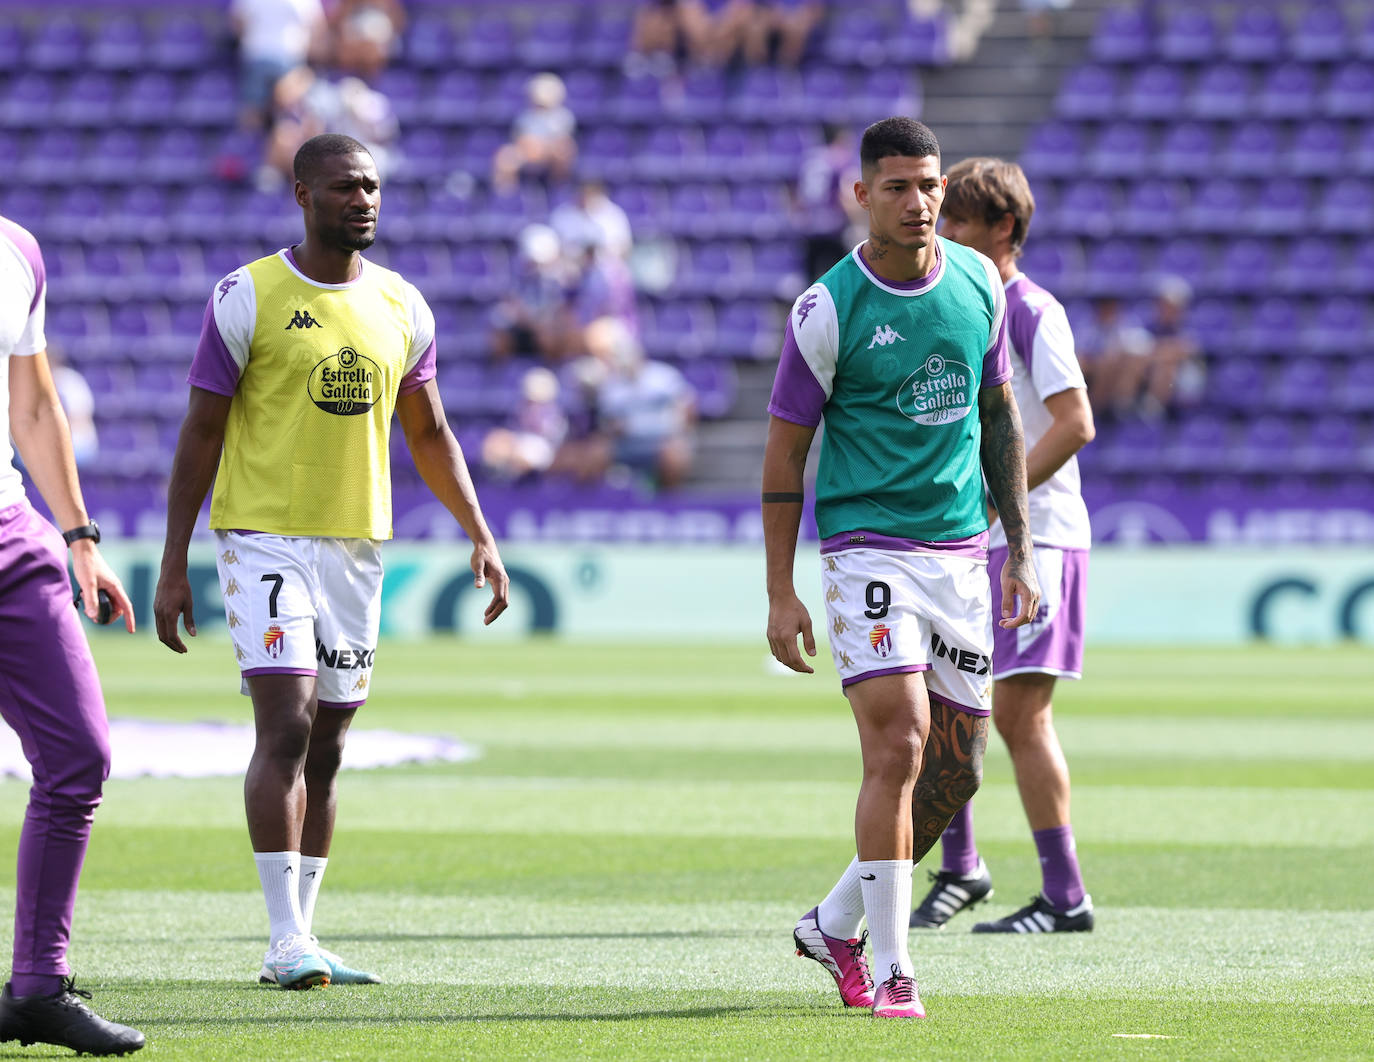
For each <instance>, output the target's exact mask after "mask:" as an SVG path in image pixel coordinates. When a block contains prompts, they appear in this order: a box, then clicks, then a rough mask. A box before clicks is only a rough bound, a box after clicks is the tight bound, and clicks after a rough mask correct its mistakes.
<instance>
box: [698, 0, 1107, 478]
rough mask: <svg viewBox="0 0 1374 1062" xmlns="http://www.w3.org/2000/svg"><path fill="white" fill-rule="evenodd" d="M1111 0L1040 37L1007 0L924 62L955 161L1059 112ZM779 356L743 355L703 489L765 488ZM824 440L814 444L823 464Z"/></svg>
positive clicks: (1003, 151)
mask: <svg viewBox="0 0 1374 1062" xmlns="http://www.w3.org/2000/svg"><path fill="white" fill-rule="evenodd" d="M1110 5H1111V0H1075V3H1074V4H1073V5H1071V6H1070V7H1069V8H1067V9H1066V10H1064V11H1059V12H1056V13H1055V15H1054V19H1055V21H1054V32H1053V34H1052V35H1051V36H1050V38H1049V39H1048V40H1047V41H1046V42H1044V44H1043V45H1030V44H1028V43H1027V39H1028V36H1029V28H1028V25H1029V24H1028V16H1027V14H1026V13H1025V12H1024V11H1023V10H1021V5H1020V0H997V4H996V7H995V10H994V11H993V12H992V18H991V21H990V22H988V24H987V25H986V26H985V27H984V28H983V29H982V31H981V36H980V38H979V40H978V43H977V47H976V48H975V50H974V52H973V54H972V55H970V56H969V58H968V59H966V60H965V61H963V62H962V63H957V64H955V65H953V66H947V67H935V68H929V69H924V70H922V71H921V81H922V86H923V94H924V105H923V109H922V113H921V115H920V117H921V119H922V121H924V122H926V123H927V124H928V125H929V126H930V127H931V128H932V129H934V130H935V132H936V134H937V135H938V136H939V138H940V146H941V149H942V150H943V152H944V157H945V159H946V161H948V162H954V161H957V160H959V159H961V158H966V157H968V156H970V155H1000V156H1002V157H1004V158H1017V157H1019V156H1020V154H1021V148H1022V146H1023V145H1024V143H1025V140H1026V135H1027V133H1028V131H1029V130H1030V128H1031V127H1032V126H1033V125H1035V124H1036V123H1037V122H1040V121H1042V120H1044V119H1045V118H1047V117H1048V116H1049V115H1050V114H1051V110H1052V106H1053V103H1054V98H1055V94H1056V93H1057V92H1058V90H1059V83H1060V81H1061V79H1062V78H1063V75H1064V74H1065V73H1066V72H1067V71H1069V70H1071V69H1073V68H1074V67H1075V66H1077V65H1078V64H1079V63H1081V62H1082V60H1083V58H1084V56H1085V55H1086V53H1087V49H1088V42H1089V39H1090V37H1091V35H1092V32H1093V29H1094V27H1095V26H1096V25H1097V19H1098V15H1099V13H1100V12H1101V11H1102V10H1103V9H1104V8H1106V7H1109V6H1110ZM775 365H776V360H775V359H763V360H761V361H740V362H737V363H736V370H737V374H738V382H737V385H736V393H735V402H734V405H733V407H732V409H731V411H730V414H729V416H727V417H725V418H723V419H720V420H715V421H706V422H703V423H702V424H701V426H700V428H699V430H698V436H697V459H696V464H695V467H694V469H693V473H692V477H691V480H690V487H691V489H693V490H701V491H711V492H716V491H721V492H725V491H753V490H756V489H757V488H758V484H759V468H760V464H761V462H762V459H763V443H764V437H765V435H766V434H767V428H768V424H767V419H768V417H767V408H768V395H769V392H770V391H771V390H772V384H773V371H774V367H775ZM817 449H818V448H816V447H814V446H813V448H812V462H813V464H814V461H815V457H816V453H817Z"/></svg>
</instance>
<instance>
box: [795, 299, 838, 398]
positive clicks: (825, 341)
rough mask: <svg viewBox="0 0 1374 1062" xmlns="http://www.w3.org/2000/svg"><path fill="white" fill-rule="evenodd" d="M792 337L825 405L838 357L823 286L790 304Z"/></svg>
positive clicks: (831, 308) (834, 319)
mask: <svg viewBox="0 0 1374 1062" xmlns="http://www.w3.org/2000/svg"><path fill="white" fill-rule="evenodd" d="M792 334H793V336H794V337H795V338H796V341H797V350H798V351H799V352H800V353H801V356H802V360H803V361H805V362H806V367H807V368H809V369H810V370H811V375H812V376H814V377H815V378H816V383H818V384H819V385H820V388H821V391H822V392H823V393H824V394H825V400H826V401H827V402H828V401H829V400H830V394H831V392H832V391H833V390H834V387H835V366H836V363H837V362H838V361H839V357H840V321H839V315H838V314H837V312H836V310H835V300H834V298H832V297H831V294H830V289H829V288H827V287H826V286H825V285H824V284H812V285H811V286H810V287H809V288H807V289H806V290H805V291H803V292H802V293H801V295H800V296H799V297H798V298H797V301H796V302H794V303H793V304H792Z"/></svg>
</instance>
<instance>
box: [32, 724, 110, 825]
mask: <svg viewBox="0 0 1374 1062" xmlns="http://www.w3.org/2000/svg"><path fill="white" fill-rule="evenodd" d="M72 738H73V740H72V741H71V742H70V743H69V744H68V745H67V747H66V748H65V749H64V750H63V754H62V758H61V761H60V767H58V769H56V770H53V771H39V770H38V769H37V768H35V770H34V772H33V775H34V787H35V789H39V790H43V791H45V792H46V794H47V796H48V798H49V799H50V800H51V801H53V802H54V803H61V804H65V805H67V806H71V807H81V808H94V807H95V806H96V805H97V804H99V803H100V798H101V793H102V791H103V787H104V783H105V779H106V778H108V777H109V776H110V742H109V739H108V738H107V737H106V736H105V735H103V734H74V735H72Z"/></svg>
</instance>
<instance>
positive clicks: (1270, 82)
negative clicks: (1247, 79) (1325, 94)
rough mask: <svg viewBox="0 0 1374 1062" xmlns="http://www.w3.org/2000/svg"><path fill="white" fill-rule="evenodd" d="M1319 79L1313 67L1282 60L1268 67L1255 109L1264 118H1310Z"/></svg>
mask: <svg viewBox="0 0 1374 1062" xmlns="http://www.w3.org/2000/svg"><path fill="white" fill-rule="evenodd" d="M1320 87H1321V79H1320V78H1319V77H1318V76H1317V70H1316V68H1315V67H1312V66H1308V65H1307V64H1305V63H1284V64H1282V65H1280V66H1275V67H1273V68H1272V69H1270V71H1269V73H1268V74H1267V75H1265V77H1264V81H1263V83H1262V84H1261V85H1260V91H1259V113H1260V114H1261V115H1263V116H1264V117H1266V118H1294V119H1306V118H1310V117H1311V116H1312V115H1313V114H1314V113H1316V110H1317V103H1318V90H1319V89H1320Z"/></svg>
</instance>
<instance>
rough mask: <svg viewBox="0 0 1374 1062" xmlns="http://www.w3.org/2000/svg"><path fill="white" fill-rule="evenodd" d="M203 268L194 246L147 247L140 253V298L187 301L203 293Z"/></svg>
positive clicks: (153, 245) (167, 244) (171, 244)
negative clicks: (141, 266)
mask: <svg viewBox="0 0 1374 1062" xmlns="http://www.w3.org/2000/svg"><path fill="white" fill-rule="evenodd" d="M203 274H204V265H203V263H202V262H201V258H200V249H199V248H198V247H196V246H194V245H189V246H188V245H185V244H173V243H150V244H148V245H147V250H145V251H144V252H143V276H142V277H141V278H140V279H141V285H142V288H143V291H144V294H146V295H148V296H150V297H153V298H159V299H169V300H179V299H190V298H193V297H195V296H197V295H201V294H203V293H204V290H205V289H204V285H203V284H202V278H203Z"/></svg>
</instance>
